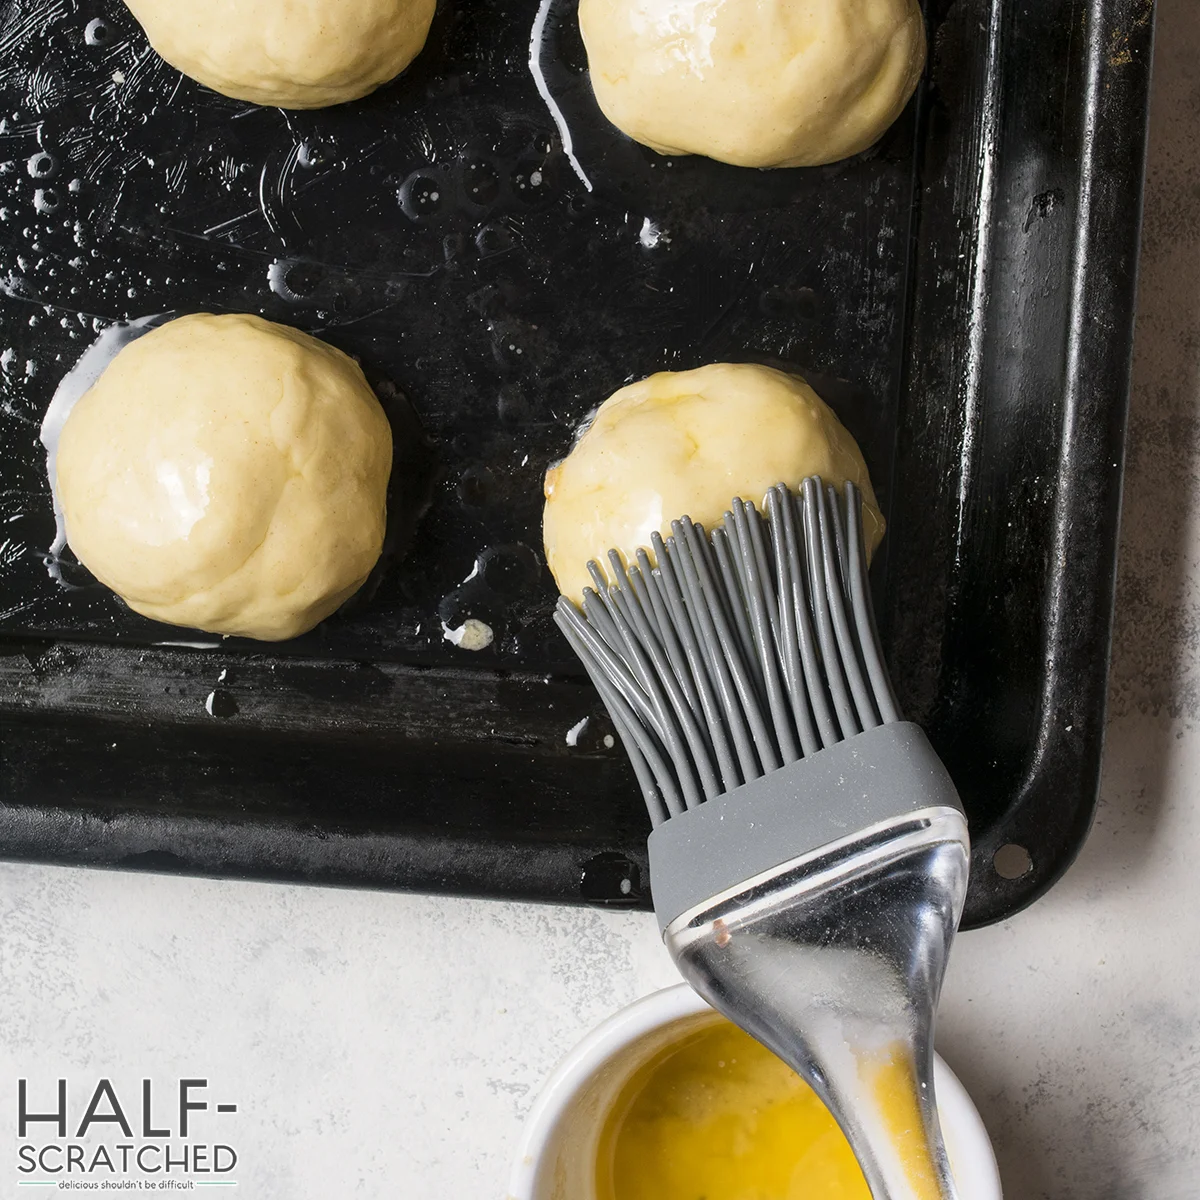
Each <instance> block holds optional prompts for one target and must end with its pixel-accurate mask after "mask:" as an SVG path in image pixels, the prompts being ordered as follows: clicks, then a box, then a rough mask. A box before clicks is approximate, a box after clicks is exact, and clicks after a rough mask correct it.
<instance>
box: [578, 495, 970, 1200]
mask: <svg viewBox="0 0 1200 1200" xmlns="http://www.w3.org/2000/svg"><path fill="white" fill-rule="evenodd" d="M763 509H764V511H762V512H760V511H759V510H758V509H757V508H756V507H755V506H754V505H753V504H750V503H745V502H743V501H741V500H734V501H733V502H732V504H731V507H730V510H729V511H728V512H727V513H726V514H725V519H724V522H723V525H722V527H720V528H717V529H715V530H713V531H712V532H711V533H706V532H705V530H704V529H703V528H702V527H701V526H700V525H697V524H694V523H693V522H691V521H690V520H689V519H688V518H686V517H684V518H682V519H680V520H678V521H675V522H673V524H672V526H671V536H670V537H668V538H666V539H665V540H664V539H663V538H662V537H661V536H659V535H658V534H655V535H654V537H653V539H652V543H651V548H652V550H653V555H654V557H653V559H651V557H650V555H649V554H648V553H647V552H646V551H645V550H644V549H643V550H639V551H638V553H637V554H636V556H635V557H636V561H635V562H634V563H627V562H626V561H625V560H624V559H623V558H622V557H621V556H620V555H619V554H618V553H617V552H615V551H612V552H610V554H609V556H608V558H609V563H608V565H609V568H610V579H606V577H605V575H604V574H603V573H602V572H601V570H600V568H599V566H598V565H597V564H596V563H594V562H593V563H590V564H589V572H590V574H591V577H592V581H593V583H594V585H595V587H594V589H592V588H589V589H587V590H586V591H585V592H584V596H583V605H582V611H580V610H579V609H578V608H576V606H575V605H574V604H572V603H571V602H570V601H569V600H567V599H566V598H565V597H560V599H559V602H558V608H557V610H556V613H555V620H556V622H557V624H558V625H559V628H560V629H561V630H562V631H563V633H564V634H565V636H566V638H567V640H568V641H569V642H570V644H571V646H572V648H573V649H574V650H575V652H576V653H577V654H578V656H579V658H580V659H581V660H582V662H583V664H584V666H585V667H586V668H587V671H588V674H589V675H590V677H591V679H592V681H593V683H594V684H595V686H596V688H597V690H598V691H599V693H600V696H601V698H602V699H603V701H604V703H605V706H606V707H607V709H608V711H609V714H610V715H611V717H612V719H613V722H614V724H615V726H616V728H617V731H618V733H619V734H620V737H621V740H622V742H623V744H624V746H625V748H626V751H627V752H628V755H629V759H630V761H631V763H632V765H633V769H634V772H635V774H636V776H637V779H638V782H639V784H640V786H641V789H642V792H643V794H644V796H645V800H646V806H647V808H648V810H649V812H650V818H651V822H652V824H653V827H654V828H653V831H652V833H651V835H650V841H649V854H650V876H651V886H652V891H653V895H654V908H655V912H656V914H657V916H658V921H659V925H660V927H661V929H662V933H663V939H664V941H665V943H666V946H667V948H668V950H669V951H670V954H671V956H672V958H673V959H674V961H675V963H676V965H677V966H678V967H679V969H680V971H681V972H682V974H683V976H684V977H685V978H686V979H687V980H688V981H689V983H691V985H692V986H693V987H694V988H695V989H696V991H697V992H699V993H700V995H701V996H703V997H704V998H705V999H706V1000H707V1001H708V1002H709V1003H710V1004H712V1005H713V1007H714V1008H716V1009H718V1010H719V1011H720V1012H722V1013H724V1014H725V1016H727V1017H729V1018H730V1019H731V1020H732V1021H734V1022H735V1023H736V1024H738V1025H740V1026H741V1027H742V1028H744V1029H745V1030H746V1031H747V1032H749V1033H750V1034H752V1035H753V1036H754V1037H756V1038H757V1039H758V1040H759V1041H761V1042H762V1043H763V1044H765V1045H766V1046H768V1047H769V1048H770V1049H771V1050H773V1051H774V1052H775V1053H776V1054H777V1055H778V1056H779V1057H780V1058H782V1059H783V1060H784V1061H785V1062H787V1063H788V1064H789V1065H790V1066H792V1067H793V1068H794V1069H795V1070H796V1071H797V1072H798V1073H799V1074H800V1075H801V1076H802V1077H803V1078H804V1079H805V1080H806V1081H807V1082H808V1083H810V1084H811V1085H812V1087H813V1088H814V1090H815V1091H816V1092H817V1094H818V1095H819V1096H820V1097H821V1099H822V1100H823V1101H824V1102H825V1104H826V1105H827V1106H828V1108H829V1109H830V1111H831V1112H832V1113H833V1115H834V1117H835V1118H836V1119H837V1121H838V1123H839V1124H840V1125H841V1127H842V1129H843V1131H844V1132H845V1134H846V1135H847V1137H848V1138H849V1140H850V1143H851V1145H852V1146H853V1148H854V1151H855V1153H856V1155H857V1157H858V1160H859V1163H860V1165H861V1167H862V1170H863V1174H864V1175H865V1177H866V1180H867V1183H868V1184H869V1186H870V1188H871V1192H872V1195H873V1196H874V1197H875V1200H948V1198H951V1197H954V1196H955V1195H956V1193H955V1190H954V1184H953V1180H952V1177H951V1173H950V1168H949V1163H948V1159H947V1156H946V1151H945V1148H944V1145H943V1142H942V1137H941V1131H940V1127H939V1123H938V1115H937V1106H936V1101H935V1097H934V1091H933V1022H934V1016H935V1012H936V1008H937V1002H938V996H939V993H940V991H941V985H942V979H943V976H944V973H945V968H946V961H947V957H948V954H949V950H950V944H951V941H952V939H953V937H954V933H955V930H956V929H957V926H958V921H959V917H960V916H961V913H962V906H963V901H964V899H965V895H966V883H967V868H968V849H969V847H968V837H967V826H966V819H965V817H964V815H963V810H962V806H961V804H960V802H959V798H958V795H957V793H956V791H955V788H954V785H953V783H952V782H951V780H950V777H949V775H948V774H947V772H946V769H945V767H944V766H943V765H942V763H941V761H940V760H939V759H938V757H937V755H936V754H935V752H934V751H933V749H932V747H931V746H930V744H929V742H928V740H927V739H926V737H925V735H924V734H923V733H922V731H921V730H920V729H919V728H918V727H917V726H916V725H913V724H910V723H908V722H905V721H903V720H901V718H900V714H899V712H898V709H897V705H896V700H895V697H894V695H893V692H892V688H891V683H890V681H889V678H888V673H887V669H886V667H885V665H884V660H883V654H882V652H881V650H880V647H879V641H878V636H877V634H876V630H875V622H874V616H873V612H872V607H871V600H870V593H869V590H868V580H867V564H866V558H865V553H864V544H863V532H862V501H861V497H860V495H859V493H858V491H857V489H856V488H855V487H854V485H853V484H851V483H847V484H846V485H845V489H844V494H843V495H842V496H840V497H839V495H838V492H837V491H836V489H834V488H827V487H825V486H824V485H823V484H822V482H821V480H820V479H818V478H815V477H814V478H810V479H806V480H805V481H804V483H803V484H802V485H801V488H800V491H799V494H798V495H797V494H793V492H792V491H791V490H790V489H789V488H788V487H786V486H785V485H783V484H780V485H779V486H777V487H775V488H773V489H772V490H771V491H770V492H769V493H768V494H767V497H766V501H765V504H764V506H763Z"/></svg>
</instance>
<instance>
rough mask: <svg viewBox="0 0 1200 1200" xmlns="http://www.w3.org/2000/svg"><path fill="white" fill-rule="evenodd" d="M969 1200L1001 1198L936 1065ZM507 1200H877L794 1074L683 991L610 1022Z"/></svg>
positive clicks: (520, 1160)
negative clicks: (872, 1196)
mask: <svg viewBox="0 0 1200 1200" xmlns="http://www.w3.org/2000/svg"><path fill="white" fill-rule="evenodd" d="M935 1086H936V1088H937V1094H938V1109H939V1112H940V1114H941V1119H942V1128H943V1133H944V1135H945V1138H946V1145H947V1150H948V1151H949V1155H950V1162H951V1165H952V1167H953V1170H954V1175H955V1181H956V1183H957V1185H958V1190H959V1194H960V1197H961V1200H1001V1187H1000V1176H999V1171H998V1170H997V1167H996V1159H995V1155H994V1154H993V1152H992V1147H991V1142H990V1141H989V1139H988V1135H987V1131H986V1130H985V1128H984V1125H983V1121H982V1120H981V1118H980V1116H979V1113H978V1111H977V1110H976V1109H975V1106H974V1105H973V1104H972V1102H971V1099H970V1097H969V1096H968V1095H967V1093H966V1091H965V1090H964V1089H963V1086H962V1084H961V1083H959V1081H958V1079H957V1078H956V1077H955V1076H954V1075H953V1073H952V1072H951V1071H950V1069H949V1068H948V1067H947V1066H946V1064H945V1063H944V1062H942V1060H941V1059H940V1058H939V1059H938V1060H937V1062H936V1068H935ZM508 1200H871V1193H870V1190H869V1189H868V1187H867V1184H866V1181H865V1180H864V1178H863V1175H862V1171H861V1170H860V1169H859V1166H858V1163H857V1161H856V1159H855V1157H854V1153H853V1151H852V1150H851V1149H850V1145H849V1143H848V1142H847V1141H846V1138H845V1136H844V1135H843V1134H842V1132H841V1129H840V1128H839V1127H838V1125H837V1123H836V1122H835V1121H834V1119H833V1117H832V1116H831V1115H830V1113H829V1111H828V1110H827V1109H826V1108H825V1106H824V1105H823V1104H822V1103H821V1101H820V1099H818V1097H817V1096H816V1094H815V1093H814V1092H813V1091H812V1089H811V1088H809V1087H808V1085H807V1084H805V1083H804V1082H803V1081H802V1080H801V1079H800V1078H799V1077H798V1076H797V1075H796V1074H795V1072H793V1071H792V1070H791V1069H790V1068H789V1067H787V1066H786V1065H785V1064H784V1063H783V1062H781V1061H780V1060H779V1059H778V1058H776V1057H775V1055H774V1054H772V1053H771V1052H770V1051H769V1050H767V1049H766V1048H764V1047H763V1046H761V1045H760V1044H759V1043H758V1042H756V1041H754V1039H753V1038H751V1037H749V1036H748V1035H747V1034H745V1033H743V1032H742V1031H741V1030H740V1029H738V1028H737V1027H736V1026H734V1025H732V1024H730V1023H729V1022H728V1021H727V1020H725V1018H724V1017H722V1016H720V1015H719V1014H718V1013H716V1012H714V1011H713V1010H712V1009H711V1008H710V1007H709V1006H708V1005H707V1004H705V1002H704V1001H703V1000H701V999H700V998H699V997H698V996H697V995H696V994H695V993H694V992H693V991H692V990H691V988H690V987H688V986H687V985H686V984H681V985H679V986H677V987H672V988H666V989H664V990H663V991H661V992H656V993H654V994H653V995H651V996H647V997H646V998H645V999H644V1000H640V1001H638V1002H637V1003H636V1004H633V1005H630V1006H629V1007H628V1008H626V1009H623V1010H622V1011H621V1012H619V1013H617V1014H616V1016H614V1017H611V1018H610V1019H609V1020H608V1021H606V1022H605V1023H604V1024H603V1025H601V1026H600V1027H599V1028H598V1029H596V1030H594V1031H593V1032H592V1033H591V1034H590V1035H589V1036H588V1037H587V1038H585V1039H584V1040H583V1042H581V1043H580V1044H579V1045H578V1046H577V1047H576V1048H575V1050H573V1051H572V1052H571V1054H569V1055H568V1056H567V1058H566V1059H565V1060H564V1061H563V1062H562V1064H560V1066H559V1067H558V1069H557V1070H556V1071H555V1073H554V1075H553V1076H552V1077H551V1079H550V1081H549V1083H548V1084H547V1086H546V1088H545V1090H544V1091H543V1093H542V1095H541V1096H540V1097H539V1099H538V1101H537V1102H536V1104H535V1105H534V1108H533V1110H532V1111H531V1113H530V1115H529V1119H528V1122H527V1124H526V1128H525V1134H524V1137H523V1139H522V1144H521V1146H520V1149H519V1152H518V1155H517V1160H516V1163H515V1164H514V1168H513V1172H512V1178H511V1180H510V1182H509V1192H508Z"/></svg>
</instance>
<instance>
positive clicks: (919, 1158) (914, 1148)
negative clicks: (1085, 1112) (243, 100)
mask: <svg viewBox="0 0 1200 1200" xmlns="http://www.w3.org/2000/svg"><path fill="white" fill-rule="evenodd" d="M858 1069H859V1076H860V1078H861V1079H862V1080H863V1081H864V1082H865V1083H866V1084H867V1086H868V1087H869V1088H870V1091H871V1096H872V1099H873V1100H874V1101H875V1110H876V1112H877V1113H878V1114H879V1115H880V1117H881V1118H882V1120H883V1122H884V1124H885V1126H886V1128H887V1131H888V1134H889V1137H890V1140H891V1144H892V1145H893V1146H894V1147H895V1149H896V1152H897V1153H898V1154H899V1155H900V1161H901V1163H902V1164H903V1167H904V1173H905V1175H906V1176H907V1177H908V1183H909V1187H910V1188H911V1189H912V1194H913V1196H914V1197H920V1200H938V1197H940V1196H941V1194H942V1191H941V1188H940V1187H939V1186H938V1181H937V1170H936V1168H935V1167H934V1164H933V1159H932V1158H931V1157H930V1155H929V1143H928V1142H927V1141H926V1138H925V1128H924V1123H923V1122H922V1119H921V1109H920V1105H919V1104H918V1101H917V1075H916V1071H915V1070H914V1069H913V1065H912V1062H911V1061H910V1060H909V1058H908V1055H907V1054H906V1053H905V1051H904V1048H903V1047H902V1046H894V1047H888V1048H887V1049H886V1050H883V1051H881V1052H880V1053H878V1054H876V1055H873V1056H871V1057H864V1058H861V1059H860V1060H859V1068H858Z"/></svg>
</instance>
